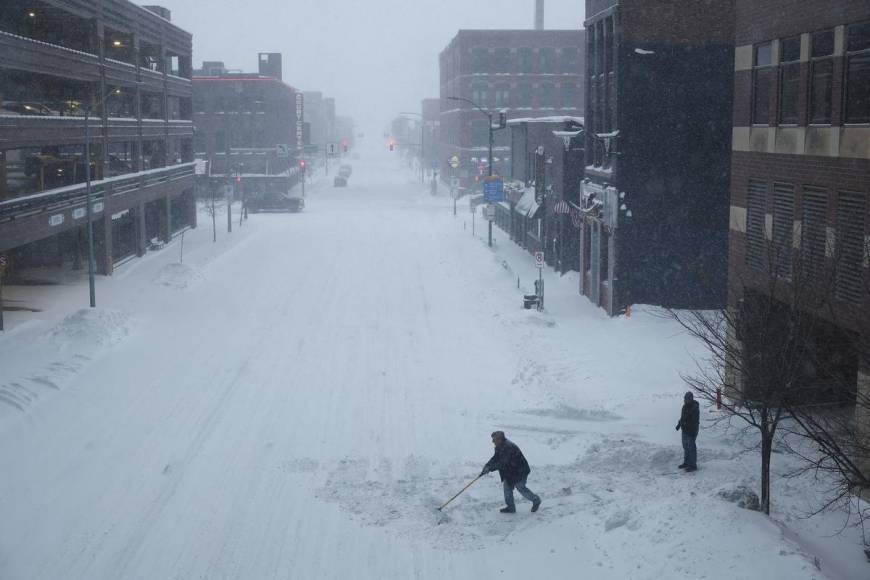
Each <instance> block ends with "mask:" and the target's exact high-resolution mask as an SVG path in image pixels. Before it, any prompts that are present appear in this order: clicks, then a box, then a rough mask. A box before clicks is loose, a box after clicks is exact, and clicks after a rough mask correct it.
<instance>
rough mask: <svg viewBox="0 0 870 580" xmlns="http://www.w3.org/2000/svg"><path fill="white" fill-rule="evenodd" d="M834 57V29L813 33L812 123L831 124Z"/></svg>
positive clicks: (811, 67)
mask: <svg viewBox="0 0 870 580" xmlns="http://www.w3.org/2000/svg"><path fill="white" fill-rule="evenodd" d="M833 57H834V31H833V30H826V31H823V32H816V33H815V34H813V36H812V60H811V62H810V123H811V124H814V125H830V124H831V102H832V87H833V81H834V58H833Z"/></svg>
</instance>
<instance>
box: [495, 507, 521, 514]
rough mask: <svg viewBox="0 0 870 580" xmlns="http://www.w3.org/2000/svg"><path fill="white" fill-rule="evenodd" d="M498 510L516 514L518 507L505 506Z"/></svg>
mask: <svg viewBox="0 0 870 580" xmlns="http://www.w3.org/2000/svg"><path fill="white" fill-rule="evenodd" d="M498 511H500V512H501V513H503V514H515V513H517V508H511V507H503V508H501V509H500V510H498Z"/></svg>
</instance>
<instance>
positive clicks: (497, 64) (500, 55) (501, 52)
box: [492, 48, 511, 73]
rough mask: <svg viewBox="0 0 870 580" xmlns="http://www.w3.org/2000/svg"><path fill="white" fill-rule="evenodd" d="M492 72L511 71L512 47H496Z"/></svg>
mask: <svg viewBox="0 0 870 580" xmlns="http://www.w3.org/2000/svg"><path fill="white" fill-rule="evenodd" d="M492 72H497V73H509V72H511V49H509V48H496V49H495V51H494V52H493V54H492Z"/></svg>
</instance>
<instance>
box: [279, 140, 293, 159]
mask: <svg viewBox="0 0 870 580" xmlns="http://www.w3.org/2000/svg"><path fill="white" fill-rule="evenodd" d="M275 155H276V156H277V157H278V158H279V159H286V158H288V157H290V146H289V145H287V144H286V143H280V144H278V145H275Z"/></svg>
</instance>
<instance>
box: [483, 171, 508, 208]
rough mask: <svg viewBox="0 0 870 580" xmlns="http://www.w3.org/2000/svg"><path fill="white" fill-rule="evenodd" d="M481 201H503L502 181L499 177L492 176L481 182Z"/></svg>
mask: <svg viewBox="0 0 870 580" xmlns="http://www.w3.org/2000/svg"><path fill="white" fill-rule="evenodd" d="M483 199H484V200H486V202H487V203H498V202H500V201H504V180H503V179H502V178H501V177H497V176H494V175H493V176H491V177H487V178H486V179H484V180H483Z"/></svg>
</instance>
